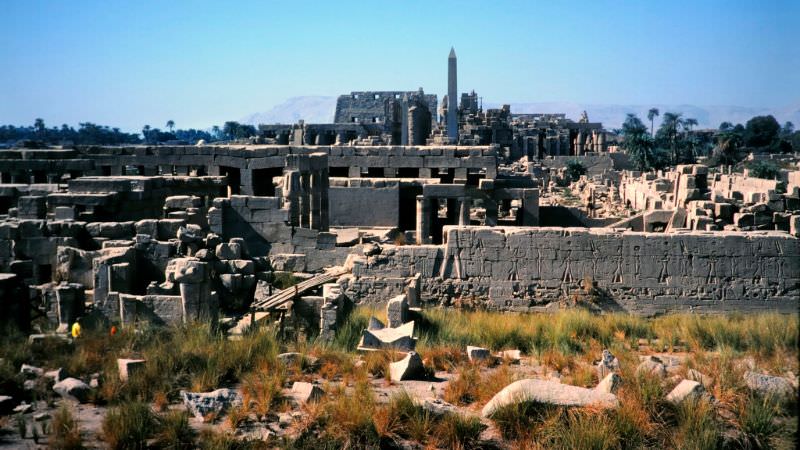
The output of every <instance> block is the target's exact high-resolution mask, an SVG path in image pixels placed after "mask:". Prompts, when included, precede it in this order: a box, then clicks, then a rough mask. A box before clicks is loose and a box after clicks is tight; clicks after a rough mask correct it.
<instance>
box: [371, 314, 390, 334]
mask: <svg viewBox="0 0 800 450" xmlns="http://www.w3.org/2000/svg"><path fill="white" fill-rule="evenodd" d="M384 328H386V325H384V324H383V322H381V321H380V320H378V318H377V317H375V316H370V318H369V323H368V324H367V330H371V331H373V330H382V329H384Z"/></svg>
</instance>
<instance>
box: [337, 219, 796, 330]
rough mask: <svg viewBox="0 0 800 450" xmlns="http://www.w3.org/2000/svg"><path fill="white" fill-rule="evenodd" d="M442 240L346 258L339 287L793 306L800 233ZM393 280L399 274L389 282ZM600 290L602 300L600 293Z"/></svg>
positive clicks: (368, 294) (446, 296) (662, 306)
mask: <svg viewBox="0 0 800 450" xmlns="http://www.w3.org/2000/svg"><path fill="white" fill-rule="evenodd" d="M445 233H446V237H447V242H446V243H445V244H443V245H441V246H432V245H425V246H401V247H396V248H394V249H390V250H388V249H387V250H388V251H387V250H384V252H383V254H381V255H377V256H372V257H369V258H357V259H355V260H354V267H353V279H352V280H350V281H349V284H348V287H347V289H348V291H347V292H348V294H349V295H350V296H351V297H352V298H354V299H355V300H357V301H361V302H373V301H384V302H385V301H386V300H387V299H388V298H390V297H391V296H393V295H397V294H398V293H400V292H399V291H401V290H402V285H401V284H400V283H399V281H398V280H401V279H403V278H404V277H410V276H413V275H414V274H417V273H419V274H420V275H421V277H422V283H421V290H422V292H421V297H422V299H423V301H427V302H435V303H443V304H449V303H452V302H454V301H455V302H458V301H462V302H463V301H468V302H475V301H477V302H480V303H483V304H484V305H485V306H486V307H488V308H491V309H494V310H502V311H535V310H537V309H539V308H541V307H545V306H547V305H551V306H552V304H553V303H554V302H559V301H562V300H565V299H569V298H571V297H573V296H574V295H576V294H580V295H583V294H585V293H586V289H587V288H586V285H587V282H588V284H589V285H590V286H591V285H594V291H593V296H594V297H596V298H597V299H599V300H602V301H604V302H605V303H606V304H607V306H608V305H611V307H619V308H621V309H624V310H626V311H630V312H632V313H636V314H645V315H652V314H659V313H666V312H689V311H694V312H727V311H784V312H796V311H797V309H798V306H799V305H800V240H798V239H797V238H794V237H792V236H790V235H788V234H786V233H781V232H750V233H740V232H715V233H703V232H686V233H674V234H668V235H667V234H663V233H637V232H620V231H613V230H608V229H585V228H566V229H564V228H560V229H557V228H533V229H530V228H529V229H525V228H492V229H488V228H479V227H463V228H459V227H447V228H446V229H445ZM395 281H398V282H396V283H395ZM603 299H604V300H603Z"/></svg>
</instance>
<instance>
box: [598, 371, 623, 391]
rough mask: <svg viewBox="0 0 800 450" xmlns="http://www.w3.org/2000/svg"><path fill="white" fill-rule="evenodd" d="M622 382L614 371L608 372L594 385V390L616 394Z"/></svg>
mask: <svg viewBox="0 0 800 450" xmlns="http://www.w3.org/2000/svg"><path fill="white" fill-rule="evenodd" d="M621 384H622V377H620V376H619V375H618V374H617V373H616V372H610V373H609V374H608V375H606V376H605V378H603V379H602V380H600V383H598V384H597V386H595V388H594V389H595V390H596V391H598V392H605V393H607V394H616V393H617V389H618V388H619V386H620V385H621Z"/></svg>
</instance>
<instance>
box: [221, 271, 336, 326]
mask: <svg viewBox="0 0 800 450" xmlns="http://www.w3.org/2000/svg"><path fill="white" fill-rule="evenodd" d="M348 272H349V270H347V269H345V268H344V267H333V268H330V269H327V270H326V271H325V272H323V273H321V274H319V275H317V276H315V277H313V278H309V279H307V280H305V281H301V282H300V283H297V284H296V285H294V286H292V287H290V288H287V289H284V290H282V291H278V292H276V293H274V294H272V295H270V296H269V297H267V298H264V299H261V300H258V301H254V302H253V304H252V305H251V308H252V310H253V311H255V313H254V314H252V316H254V317H255V321H256V322H258V321H260V320H262V319H264V318H265V317H269V316H270V312H271V311H274V310H275V309H276V308H278V307H280V306H282V305H284V304H285V303H287V302H289V301H291V300H293V299H294V298H295V297H297V296H299V295H301V294H303V293H305V292H307V291H310V290H312V289H316V288H318V287H320V286H322V285H323V284H326V283H332V282H334V281H336V280H337V279H338V278H339V277H340V276H342V275H344V274H346V273H348ZM252 322H253V317H251V314H247V315H245V316H244V317H242V319H241V320H239V321H238V322H237V323H236V325H235V326H234V327H233V328H231V330H230V333H229V334H231V335H241V334H242V333H243V332H244V331H245V330H246V329H247V328H250V326H251V325H253V323H252Z"/></svg>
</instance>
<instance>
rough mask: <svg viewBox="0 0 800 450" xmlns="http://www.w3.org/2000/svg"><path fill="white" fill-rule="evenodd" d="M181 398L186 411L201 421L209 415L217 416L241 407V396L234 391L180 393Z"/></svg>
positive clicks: (223, 389)
mask: <svg viewBox="0 0 800 450" xmlns="http://www.w3.org/2000/svg"><path fill="white" fill-rule="evenodd" d="M181 398H182V399H183V404H184V405H186V409H187V410H189V412H190V413H191V414H192V415H194V416H195V417H197V418H200V419H203V418H205V417H207V416H208V415H209V414H215V415H219V414H221V413H223V412H224V411H227V410H228V409H229V408H230V407H232V406H241V404H242V396H241V395H240V394H239V392H238V391H236V390H235V389H227V388H222V389H217V390H215V391H211V392H187V391H181Z"/></svg>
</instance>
